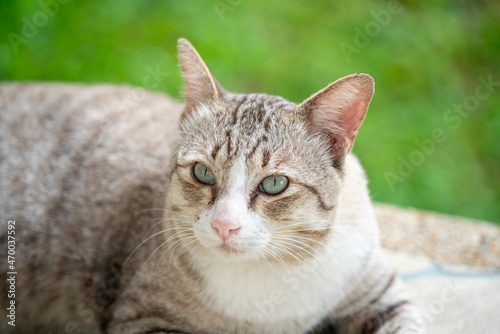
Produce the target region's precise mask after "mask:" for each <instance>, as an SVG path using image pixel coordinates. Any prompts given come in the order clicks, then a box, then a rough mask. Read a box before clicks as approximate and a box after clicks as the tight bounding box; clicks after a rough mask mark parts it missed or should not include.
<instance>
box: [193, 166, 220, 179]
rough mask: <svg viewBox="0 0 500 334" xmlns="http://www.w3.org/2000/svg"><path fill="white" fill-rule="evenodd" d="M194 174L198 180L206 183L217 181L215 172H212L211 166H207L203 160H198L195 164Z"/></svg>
mask: <svg viewBox="0 0 500 334" xmlns="http://www.w3.org/2000/svg"><path fill="white" fill-rule="evenodd" d="M193 176H194V178H195V179H196V180H198V181H200V182H201V183H204V184H214V183H215V176H214V173H212V171H211V170H210V168H208V167H207V166H205V165H204V164H202V163H201V162H197V163H196V164H195V165H194V167H193Z"/></svg>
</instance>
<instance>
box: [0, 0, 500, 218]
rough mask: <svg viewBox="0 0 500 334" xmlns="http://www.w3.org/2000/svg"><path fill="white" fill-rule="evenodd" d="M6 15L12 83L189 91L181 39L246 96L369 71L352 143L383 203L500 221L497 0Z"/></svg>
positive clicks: (129, 6)
mask: <svg viewBox="0 0 500 334" xmlns="http://www.w3.org/2000/svg"><path fill="white" fill-rule="evenodd" d="M0 15H1V16H0V17H1V20H0V37H1V40H0V78H1V79H2V80H42V81H78V82H87V83H95V82H114V83H127V84H132V85H139V86H141V85H143V84H144V83H143V82H144V78H145V76H147V75H148V73H149V72H150V71H151V70H156V71H160V72H161V75H160V76H159V80H160V82H159V85H154V86H151V87H146V88H148V89H154V90H159V91H163V92H166V93H168V94H170V95H173V96H175V97H177V98H179V99H181V94H180V92H181V89H182V79H181V78H180V76H179V67H178V65H177V60H176V54H175V52H176V51H175V48H176V40H177V38H179V37H186V38H187V39H189V40H190V41H191V42H192V43H193V44H194V45H195V46H196V48H197V49H198V50H199V52H200V53H201V55H202V56H203V58H204V59H205V61H206V62H207V64H208V65H209V67H210V68H211V70H212V72H213V73H214V74H215V75H216V77H217V78H218V79H219V81H220V82H221V83H222V84H223V86H225V87H226V88H227V89H229V90H232V91H236V92H266V93H269V94H275V95H281V96H283V97H285V98H287V99H289V100H291V101H295V102H300V101H302V100H303V99H305V98H307V97H308V96H309V95H311V94H312V93H314V92H315V91H317V90H319V89H321V88H322V87H324V86H325V85H327V84H328V83H330V82H332V81H334V80H336V79H337V78H339V77H342V76H344V75H347V74H350V73H355V72H367V73H370V74H372V75H373V76H374V77H375V80H376V94H375V97H374V99H373V101H372V104H371V107H370V110H369V113H368V116H367V118H366V120H365V123H364V125H363V126H362V128H361V131H360V135H359V137H358V139H357V141H356V145H355V148H354V151H355V153H356V154H357V155H358V157H359V158H360V159H361V161H362V163H363V165H364V166H365V168H366V170H367V173H368V176H369V179H370V188H371V191H372V197H373V198H374V199H375V200H376V201H382V202H390V203H396V204H400V205H405V206H412V207H417V208H423V209H428V210H435V211H441V212H445V213H451V214H456V215H462V216H468V217H474V218H481V219H487V220H490V221H494V222H500V190H499V189H500V147H499V146H500V112H499V110H500V94H499V93H500V72H499V69H500V61H499V60H500V59H499V58H500V57H499V56H500V2H499V1H496V0H491V1H486V0H475V1H472V0H434V1H425V2H420V1H402V2H397V1H385V0H381V1H377V0H373V1H356V0H354V1H335V2H334V1H299V0H289V1H276V0H273V1H265V2H264V1H260V2H256V1H248V0H221V1H158V0H156V1H151V0H142V1H139V0H104V1H95V0H87V1H74V0H73V1H71V0H59V2H57V0H43V1H40V2H39V1H27V0H16V1H7V0H1V1H0ZM487 81H490V84H485V82H487ZM459 109H462V110H463V111H462V113H460V112H459V111H458V110H459ZM436 129H438V130H436ZM436 131H437V132H438V133H439V136H437V137H436V136H435V135H434V137H433V133H436Z"/></svg>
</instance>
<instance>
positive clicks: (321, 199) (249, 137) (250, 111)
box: [166, 40, 373, 263]
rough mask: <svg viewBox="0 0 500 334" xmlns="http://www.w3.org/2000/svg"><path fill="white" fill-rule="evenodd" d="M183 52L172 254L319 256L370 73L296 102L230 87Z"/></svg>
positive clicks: (186, 48)
mask: <svg viewBox="0 0 500 334" xmlns="http://www.w3.org/2000/svg"><path fill="white" fill-rule="evenodd" d="M179 57H180V62H181V66H182V69H183V74H184V79H185V82H186V107H185V110H184V113H183V115H182V117H181V133H180V138H179V142H178V145H177V148H176V151H175V153H174V156H173V158H172V166H171V173H170V175H171V185H170V190H169V197H168V202H167V203H168V204H167V205H168V209H169V212H170V213H169V215H170V217H169V218H168V220H167V221H168V222H169V226H168V227H166V228H167V229H169V230H170V231H172V232H173V234H174V235H173V236H172V238H173V239H174V240H175V241H174V245H176V246H175V247H174V246H173V247H174V249H173V251H174V252H175V250H176V249H177V250H179V251H185V250H187V251H188V252H189V253H190V254H191V255H193V256H201V257H209V258H211V259H217V260H219V259H220V260H243V259H248V260H256V259H264V258H265V260H267V261H278V262H283V261H296V262H298V263H303V262H304V261H306V259H308V258H309V257H315V256H317V255H318V254H321V253H322V251H323V250H324V248H325V247H326V245H325V239H326V238H327V237H328V235H329V234H330V233H334V229H333V227H334V226H335V219H334V216H335V212H336V210H337V209H338V208H337V207H338V203H339V193H340V190H341V187H342V164H343V160H344V158H345V156H346V154H348V152H349V151H350V149H351V147H352V143H353V141H354V138H355V137H356V134H357V130H358V128H359V126H360V125H361V122H362V120H363V118H364V116H365V113H366V110H367V108H368V104H369V102H370V99H371V96H372V94H373V79H372V78H371V77H370V76H369V75H366V74H358V75H352V76H348V77H345V78H342V79H340V80H338V81H336V82H334V83H333V84H331V85H329V86H328V87H326V88H325V89H323V90H321V91H320V92H318V93H316V94H315V95H313V96H312V97H311V98H309V99H307V100H306V101H305V102H303V103H302V104H300V105H296V104H294V103H291V102H288V101H286V100H284V99H283V98H280V97H276V96H268V95H264V94H249V95H243V94H231V93H228V92H226V91H225V90H224V89H223V88H222V87H221V86H220V85H219V84H218V82H217V81H216V80H215V78H214V77H213V76H212V74H211V73H210V71H209V70H208V68H207V67H206V65H205V64H204V63H203V61H202V60H201V58H200V56H199V55H198V53H197V52H196V50H195V49H194V48H193V47H192V46H191V45H190V44H189V42H187V41H185V40H180V41H179Z"/></svg>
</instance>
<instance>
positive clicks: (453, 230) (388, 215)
mask: <svg viewBox="0 0 500 334" xmlns="http://www.w3.org/2000/svg"><path fill="white" fill-rule="evenodd" d="M374 208H375V214H376V216H377V219H378V223H379V226H380V237H381V242H382V245H383V247H384V248H385V249H387V250H390V251H396V252H403V253H406V254H408V255H414V256H425V257H428V258H431V259H432V260H433V261H434V262H436V263H438V264H440V265H466V266H468V267H474V268H477V269H480V270H485V271H491V272H494V271H498V270H500V227H498V226H496V225H493V224H491V223H487V222H484V221H478V220H472V219H466V218H461V217H455V216H450V215H444V214H438V213H434V212H428V211H422V210H417V209H411V208H401V207H397V206H393V205H387V204H380V203H376V204H375V205H374Z"/></svg>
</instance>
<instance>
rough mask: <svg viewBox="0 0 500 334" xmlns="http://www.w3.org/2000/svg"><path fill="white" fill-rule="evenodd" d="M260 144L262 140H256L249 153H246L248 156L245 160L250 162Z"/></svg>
mask: <svg viewBox="0 0 500 334" xmlns="http://www.w3.org/2000/svg"><path fill="white" fill-rule="evenodd" d="M261 142H262V138H259V139H257V142H256V143H255V145H254V146H253V147H252V149H251V150H250V153H248V155H247V160H250V159H251V158H252V157H253V155H254V153H255V150H256V149H257V147H259V145H260V143H261Z"/></svg>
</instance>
